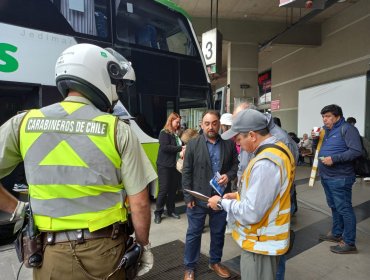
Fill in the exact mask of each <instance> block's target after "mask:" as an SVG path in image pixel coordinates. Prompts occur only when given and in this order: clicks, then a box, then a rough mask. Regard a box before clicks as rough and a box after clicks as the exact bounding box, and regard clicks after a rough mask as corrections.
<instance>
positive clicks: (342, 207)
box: [321, 177, 356, 245]
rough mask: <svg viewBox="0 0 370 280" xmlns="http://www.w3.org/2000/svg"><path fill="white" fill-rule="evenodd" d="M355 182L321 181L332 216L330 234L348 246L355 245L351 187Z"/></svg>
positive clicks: (343, 179)
mask: <svg viewBox="0 0 370 280" xmlns="http://www.w3.org/2000/svg"><path fill="white" fill-rule="evenodd" d="M355 181H356V178H355V177H346V178H338V179H334V178H333V179H332V178H330V179H321V184H322V186H323V187H324V190H325V194H326V201H327V203H328V206H329V207H330V208H331V212H332V215H333V227H332V230H331V233H332V234H333V235H334V236H337V237H339V236H342V237H343V240H344V242H345V243H346V244H349V245H355V243H356V216H355V212H354V211H353V208H352V186H353V184H354V182H355Z"/></svg>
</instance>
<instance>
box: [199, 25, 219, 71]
mask: <svg viewBox="0 0 370 280" xmlns="http://www.w3.org/2000/svg"><path fill="white" fill-rule="evenodd" d="M218 37H219V38H218ZM220 39H221V40H222V37H221V34H220V32H218V31H217V29H216V28H214V29H212V30H209V31H207V32H205V33H203V34H202V52H203V56H204V59H205V61H206V65H207V66H208V65H211V64H216V62H217V57H218V53H217V52H219V51H221V50H219V48H218V47H219V45H220V44H219V43H218V42H219V41H220ZM221 42H222V41H221Z"/></svg>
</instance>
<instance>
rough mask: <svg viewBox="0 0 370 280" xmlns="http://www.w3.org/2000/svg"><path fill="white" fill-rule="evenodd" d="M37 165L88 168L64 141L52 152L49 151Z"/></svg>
mask: <svg viewBox="0 0 370 280" xmlns="http://www.w3.org/2000/svg"><path fill="white" fill-rule="evenodd" d="M67 155H68V156H67ZM39 165H64V166H80V167H88V166H87V164H86V163H85V162H84V161H83V160H82V159H81V158H80V157H79V155H78V154H77V153H76V152H75V151H74V150H73V149H72V147H71V146H70V145H69V144H68V143H67V142H66V141H65V140H63V141H61V142H60V143H59V144H58V145H57V146H56V147H55V148H54V149H53V150H51V151H50V153H49V154H47V155H46V157H44V159H43V160H42V161H41V162H40V164H39Z"/></svg>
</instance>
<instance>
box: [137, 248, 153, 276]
mask: <svg viewBox="0 0 370 280" xmlns="http://www.w3.org/2000/svg"><path fill="white" fill-rule="evenodd" d="M143 248H144V251H143V255H142V256H141V261H140V266H139V269H138V272H137V276H141V275H144V274H145V273H148V272H149V271H150V270H151V269H152V268H153V264H154V256H153V253H152V251H151V248H150V243H148V245H146V246H144V247H143Z"/></svg>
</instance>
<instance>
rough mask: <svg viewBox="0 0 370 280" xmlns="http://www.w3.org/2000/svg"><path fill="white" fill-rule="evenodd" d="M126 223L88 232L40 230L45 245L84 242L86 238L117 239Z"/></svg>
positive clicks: (122, 232)
mask: <svg viewBox="0 0 370 280" xmlns="http://www.w3.org/2000/svg"><path fill="white" fill-rule="evenodd" d="M126 230H127V229H126V224H118V223H117V224H113V225H110V226H108V227H105V228H102V229H99V230H96V231H94V232H90V231H89V230H88V229H77V230H66V231H48V232H42V234H43V240H44V244H45V245H53V244H55V243H62V242H69V241H77V243H84V242H85V241H86V240H90V239H98V238H112V239H117V237H118V236H121V235H123V234H126Z"/></svg>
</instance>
